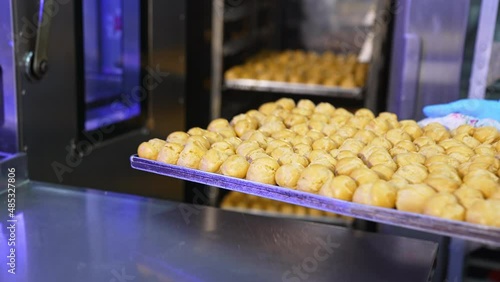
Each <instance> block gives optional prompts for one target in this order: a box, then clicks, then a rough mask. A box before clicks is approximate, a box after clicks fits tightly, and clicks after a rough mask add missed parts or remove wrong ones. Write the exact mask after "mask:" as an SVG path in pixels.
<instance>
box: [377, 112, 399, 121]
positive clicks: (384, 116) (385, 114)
mask: <svg viewBox="0 0 500 282" xmlns="http://www.w3.org/2000/svg"><path fill="white" fill-rule="evenodd" d="M378 117H379V118H381V119H385V120H398V116H397V115H396V114H395V113H390V112H381V113H380V114H379V115H378Z"/></svg>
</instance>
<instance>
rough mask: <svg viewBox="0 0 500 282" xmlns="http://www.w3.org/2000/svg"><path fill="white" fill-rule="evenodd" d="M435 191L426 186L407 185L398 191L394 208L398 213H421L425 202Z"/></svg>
mask: <svg viewBox="0 0 500 282" xmlns="http://www.w3.org/2000/svg"><path fill="white" fill-rule="evenodd" d="M435 194H436V191H435V190H434V189H432V188H431V187H429V186H428V185H426V184H409V185H407V186H406V187H404V188H401V189H398V195H397V200H396V208H397V209H398V210H400V211H407V212H414V213H422V212H423V211H424V205H425V203H426V202H427V200H428V199H429V198H430V197H432V196H433V195H435Z"/></svg>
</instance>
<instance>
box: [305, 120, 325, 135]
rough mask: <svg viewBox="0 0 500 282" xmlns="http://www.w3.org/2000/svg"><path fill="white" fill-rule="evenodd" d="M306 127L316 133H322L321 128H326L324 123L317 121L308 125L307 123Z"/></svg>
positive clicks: (312, 121) (311, 121)
mask: <svg viewBox="0 0 500 282" xmlns="http://www.w3.org/2000/svg"><path fill="white" fill-rule="evenodd" d="M307 126H308V127H309V129H311V130H312V129H314V130H316V131H320V132H323V128H325V126H326V123H324V122H322V121H317V120H310V121H309V122H308V123H307Z"/></svg>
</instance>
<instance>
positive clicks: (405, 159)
mask: <svg viewBox="0 0 500 282" xmlns="http://www.w3.org/2000/svg"><path fill="white" fill-rule="evenodd" d="M394 160H395V161H396V163H397V164H398V165H399V166H405V165H409V164H424V163H425V157H424V156H423V155H421V154H419V153H415V152H410V153H403V154H399V155H397V156H395V157H394Z"/></svg>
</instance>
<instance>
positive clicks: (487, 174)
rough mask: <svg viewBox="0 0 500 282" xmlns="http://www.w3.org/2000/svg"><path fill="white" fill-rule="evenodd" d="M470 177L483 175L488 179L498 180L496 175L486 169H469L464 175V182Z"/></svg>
mask: <svg viewBox="0 0 500 282" xmlns="http://www.w3.org/2000/svg"><path fill="white" fill-rule="evenodd" d="M471 177H474V178H475V177H485V178H488V179H491V180H493V181H498V177H497V176H496V175H495V174H494V173H492V172H491V171H488V170H486V169H476V170H470V171H469V172H468V173H467V174H465V175H464V182H466V181H468V179H469V178H471Z"/></svg>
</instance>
